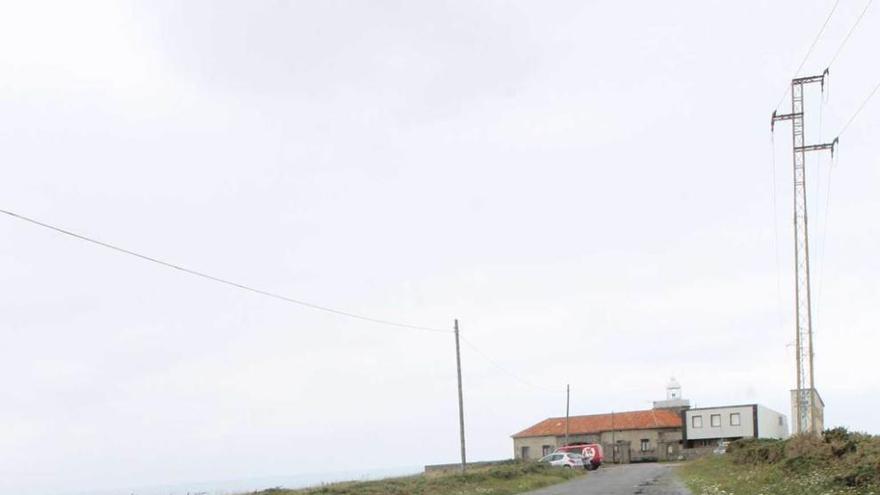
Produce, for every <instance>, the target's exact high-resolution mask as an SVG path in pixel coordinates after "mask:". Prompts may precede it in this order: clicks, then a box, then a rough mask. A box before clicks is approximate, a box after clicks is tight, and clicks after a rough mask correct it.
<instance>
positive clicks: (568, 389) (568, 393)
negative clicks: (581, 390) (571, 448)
mask: <svg viewBox="0 0 880 495" xmlns="http://www.w3.org/2000/svg"><path fill="white" fill-rule="evenodd" d="M570 399H571V385H566V386H565V445H568V405H569V402H570Z"/></svg>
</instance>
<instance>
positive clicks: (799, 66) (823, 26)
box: [773, 0, 840, 110]
mask: <svg viewBox="0 0 880 495" xmlns="http://www.w3.org/2000/svg"><path fill="white" fill-rule="evenodd" d="M839 3H840V0H836V1H835V2H834V5H832V6H831V12H828V17H826V18H825V22H823V23H822V27H821V28H820V29H819V32H818V33H816V37H815V38H813V42H812V43H811V44H810V48H809V49H808V50H807V53H806V55H804V58H803V60H801V64H800V65H798V68H797V70H796V71H795V72H794V76H793V77H792V79H794V78H795V77H797V76H799V75H800V73H801V70H802V69H803V68H804V64H806V63H807V59H809V58H810V54H811V53H813V49H814V48H816V43H818V42H819V38H821V37H822V33H824V32H825V28H826V27H828V22H829V21H830V20H831V16H833V15H834V11H835V10H837V5H838V4H839ZM790 90H791V88H790V87H786V88H785V92H784V93H782V97H781V98H779V102H778V103H777V104H776V106H775V107H773V108H774V109H776V110H778V109H779V105H782V102H783V101H784V100H785V97H786V96H788V92H789V91H790Z"/></svg>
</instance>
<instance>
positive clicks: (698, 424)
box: [691, 416, 703, 428]
mask: <svg viewBox="0 0 880 495" xmlns="http://www.w3.org/2000/svg"><path fill="white" fill-rule="evenodd" d="M691 426H693V427H694V428H702V427H703V417H702V416H694V417H692V418H691Z"/></svg>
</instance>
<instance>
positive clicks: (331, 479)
mask: <svg viewBox="0 0 880 495" xmlns="http://www.w3.org/2000/svg"><path fill="white" fill-rule="evenodd" d="M423 469H424V468H423V466H409V467H399V468H388V469H372V470H365V471H341V472H335V473H322V474H301V475H295V476H270V477H261V478H247V479H239V480H225V481H209V482H195V483H180V484H171V485H155V486H141V487H121V488H118V489H113V490H96V491H77V492H70V493H67V494H65V495H238V494H243V493H249V492H253V491H257V490H265V489H267V488H275V487H281V488H307V487H311V486H317V485H321V484H324V483H337V482H340V481H367V480H377V479H383V478H392V477H395V476H407V475H413V474H419V473H421V472H422V471H423Z"/></svg>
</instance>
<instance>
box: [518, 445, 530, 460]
mask: <svg viewBox="0 0 880 495" xmlns="http://www.w3.org/2000/svg"><path fill="white" fill-rule="evenodd" d="M519 456H520V457H522V458H523V459H528V458H529V448H528V447H520V449H519Z"/></svg>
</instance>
